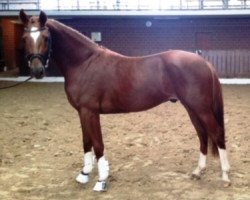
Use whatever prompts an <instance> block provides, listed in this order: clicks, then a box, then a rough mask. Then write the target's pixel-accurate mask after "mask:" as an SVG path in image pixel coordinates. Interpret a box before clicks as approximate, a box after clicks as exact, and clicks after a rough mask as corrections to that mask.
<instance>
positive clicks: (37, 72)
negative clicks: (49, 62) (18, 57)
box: [32, 67, 45, 79]
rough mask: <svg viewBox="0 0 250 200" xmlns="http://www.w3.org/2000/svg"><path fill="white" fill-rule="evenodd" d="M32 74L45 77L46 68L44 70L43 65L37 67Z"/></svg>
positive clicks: (39, 77) (38, 77)
mask: <svg viewBox="0 0 250 200" xmlns="http://www.w3.org/2000/svg"><path fill="white" fill-rule="evenodd" d="M32 74H33V75H34V76H35V78H37V79H41V78H43V77H44V75H45V70H44V68H43V67H41V68H37V69H34V70H33V71H32Z"/></svg>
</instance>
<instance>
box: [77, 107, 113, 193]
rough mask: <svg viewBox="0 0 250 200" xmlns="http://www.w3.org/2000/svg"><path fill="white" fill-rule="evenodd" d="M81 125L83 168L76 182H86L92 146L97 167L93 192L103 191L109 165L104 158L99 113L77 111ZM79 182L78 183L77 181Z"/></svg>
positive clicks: (91, 162) (91, 159) (89, 169)
mask: <svg viewBox="0 0 250 200" xmlns="http://www.w3.org/2000/svg"><path fill="white" fill-rule="evenodd" d="M79 116H80V120H81V125H82V129H83V144H84V145H83V146H84V152H85V155H84V167H83V170H82V173H81V174H79V175H78V177H77V181H78V182H80V183H87V182H88V174H89V173H90V172H91V171H92V168H93V155H92V152H91V147H92V146H93V149H94V153H95V157H96V159H97V166H98V175H99V178H98V182H97V183H96V185H95V187H94V191H105V190H106V188H107V184H106V180H107V178H108V176H109V164H108V161H107V160H106V159H105V157H104V154H103V152H104V144H103V139H102V133H101V125H100V116H99V113H96V112H93V111H91V110H88V109H85V108H82V109H81V110H80V111H79ZM79 180H80V181H79Z"/></svg>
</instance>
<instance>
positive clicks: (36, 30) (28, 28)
mask: <svg viewBox="0 0 250 200" xmlns="http://www.w3.org/2000/svg"><path fill="white" fill-rule="evenodd" d="M19 17H20V20H21V21H22V23H23V25H24V33H23V42H24V47H25V52H26V57H27V59H28V63H29V67H30V69H31V74H32V76H35V78H43V77H44V75H45V68H46V67H47V65H48V61H49V56H50V51H51V35H50V32H49V29H48V27H46V22H47V15H46V14H45V13H44V12H43V11H41V12H40V15H39V16H37V17H35V16H33V17H28V16H27V15H26V13H25V12H24V11H23V10H21V11H20V13H19Z"/></svg>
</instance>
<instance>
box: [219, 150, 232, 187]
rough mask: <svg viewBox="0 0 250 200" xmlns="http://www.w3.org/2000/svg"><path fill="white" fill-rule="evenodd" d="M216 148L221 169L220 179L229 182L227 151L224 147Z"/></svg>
mask: <svg viewBox="0 0 250 200" xmlns="http://www.w3.org/2000/svg"><path fill="white" fill-rule="evenodd" d="M218 150H219V155H220V163H221V169H222V180H223V181H225V182H228V183H230V180H229V177H228V173H229V170H230V165H229V162H228V159H227V151H226V150H225V149H220V148H218Z"/></svg>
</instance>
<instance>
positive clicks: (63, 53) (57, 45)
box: [47, 20, 100, 75]
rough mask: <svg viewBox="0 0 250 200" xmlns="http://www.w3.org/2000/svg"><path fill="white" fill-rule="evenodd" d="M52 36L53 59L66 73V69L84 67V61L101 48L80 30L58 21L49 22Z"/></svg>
mask: <svg viewBox="0 0 250 200" xmlns="http://www.w3.org/2000/svg"><path fill="white" fill-rule="evenodd" d="M47 26H48V27H49V30H50V33H51V36H52V59H53V60H54V62H55V63H56V65H57V66H58V67H59V68H60V69H61V71H62V73H63V74H64V75H65V74H66V71H68V70H70V69H74V68H76V67H79V66H81V67H84V62H85V61H87V60H88V58H90V57H91V56H92V55H94V54H95V53H97V52H98V50H99V49H100V48H99V47H98V45H96V44H95V43H94V42H92V41H91V40H90V39H88V38H86V37H85V36H83V35H82V34H80V33H79V32H77V31H75V30H73V29H71V28H70V27H67V26H65V25H63V24H61V23H59V22H57V21H54V20H49V21H48V23H47Z"/></svg>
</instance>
